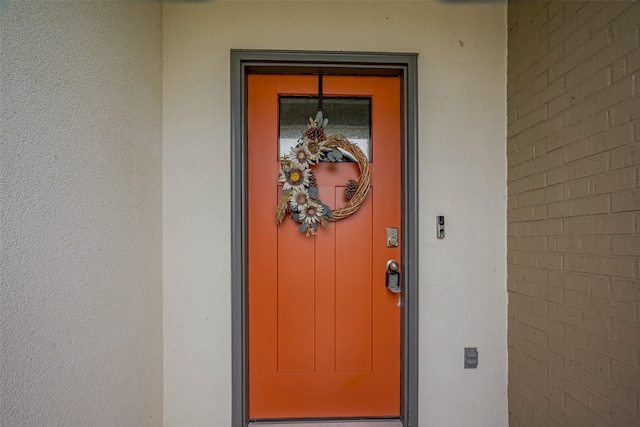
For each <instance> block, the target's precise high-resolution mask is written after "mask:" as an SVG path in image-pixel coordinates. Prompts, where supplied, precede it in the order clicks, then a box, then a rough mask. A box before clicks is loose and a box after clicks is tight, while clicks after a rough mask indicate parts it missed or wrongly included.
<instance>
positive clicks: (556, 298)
mask: <svg viewBox="0 0 640 427" xmlns="http://www.w3.org/2000/svg"><path fill="white" fill-rule="evenodd" d="M547 299H548V300H549V301H550V302H555V303H558V304H563V303H564V293H563V292H562V288H558V287H556V286H549V287H548V288H547Z"/></svg>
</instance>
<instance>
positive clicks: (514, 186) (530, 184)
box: [508, 173, 546, 195]
mask: <svg viewBox="0 0 640 427" xmlns="http://www.w3.org/2000/svg"><path fill="white" fill-rule="evenodd" d="M545 181H546V176H545V174H544V173H539V174H535V175H531V176H527V177H525V178H522V179H519V180H517V181H514V182H512V183H510V184H509V189H508V193H509V195H512V194H518V193H525V192H527V191H531V190H536V189H538V188H544V186H545V185H546V182H545Z"/></svg>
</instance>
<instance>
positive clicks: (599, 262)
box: [584, 256, 636, 278]
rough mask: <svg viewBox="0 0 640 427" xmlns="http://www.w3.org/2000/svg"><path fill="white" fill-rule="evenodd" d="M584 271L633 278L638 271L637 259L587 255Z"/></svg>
mask: <svg viewBox="0 0 640 427" xmlns="http://www.w3.org/2000/svg"><path fill="white" fill-rule="evenodd" d="M584 271H585V272H587V273H594V274H604V275H607V276H616V277H627V278H632V277H633V276H634V275H635V271H636V260H635V259H632V258H616V257H601V256H598V257H585V266H584Z"/></svg>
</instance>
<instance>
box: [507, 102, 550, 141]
mask: <svg viewBox="0 0 640 427" xmlns="http://www.w3.org/2000/svg"><path fill="white" fill-rule="evenodd" d="M546 119H547V108H546V106H544V105H543V106H542V107H540V108H538V109H536V110H533V111H531V112H530V113H528V114H526V115H525V116H524V117H521V118H518V120H517V121H516V122H515V123H514V124H513V125H511V126H510V127H509V128H508V129H507V136H508V137H511V136H513V135H517V134H519V133H520V132H522V131H524V130H526V129H529V128H531V127H533V126H534V125H536V124H538V123H540V122H543V121H544V120H546Z"/></svg>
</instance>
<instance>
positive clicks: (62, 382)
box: [0, 0, 162, 427]
mask: <svg viewBox="0 0 640 427" xmlns="http://www.w3.org/2000/svg"><path fill="white" fill-rule="evenodd" d="M0 17H1V18H0V19H1V25H2V30H1V40H2V41H1V43H2V44H1V58H0V66H1V72H0V76H1V81H0V85H1V96H0V100H1V101H0V104H1V110H0V111H1V114H0V118H1V122H0V127H1V132H2V134H1V146H0V176H1V181H0V182H1V188H0V213H1V220H0V224H1V225H0V227H1V228H0V232H1V234H0V236H1V252H0V268H1V270H0V271H1V288H0V304H1V305H0V342H1V347H0V349H1V350H0V351H1V353H0V425H2V426H7V427H9V426H18V425H24V426H90V425H91V426H145V425H156V426H157V425H162V311H161V310H162V276H161V274H162V269H161V263H162V252H161V251H162V246H161V245H162V239H161V233H162V228H161V223H162V217H161V215H162V205H161V203H162V199H161V197H162V193H161V185H162V183H161V166H162V164H161V141H162V133H161V132H162V126H161V120H162V114H161V110H162V5H161V4H160V3H139V2H136V3H122V2H117V3H114V2H79V1H73V2H60V1H42V2H35V1H30V0H29V1H27V0H8V1H7V0H2V2H0Z"/></svg>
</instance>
